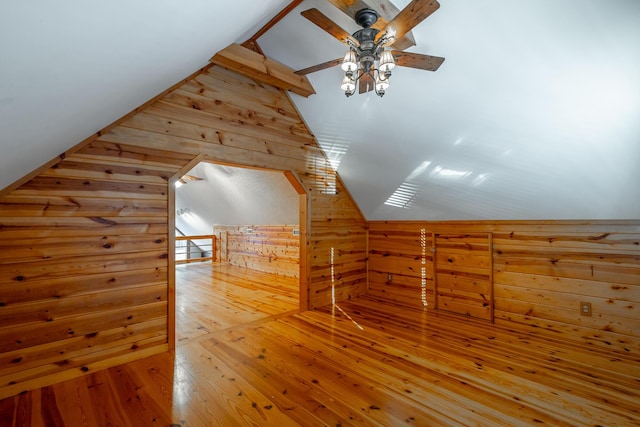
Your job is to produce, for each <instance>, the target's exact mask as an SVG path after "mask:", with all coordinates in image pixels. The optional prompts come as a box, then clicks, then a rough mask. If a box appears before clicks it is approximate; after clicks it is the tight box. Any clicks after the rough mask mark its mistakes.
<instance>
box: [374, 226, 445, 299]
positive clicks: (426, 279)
mask: <svg viewBox="0 0 640 427" xmlns="http://www.w3.org/2000/svg"><path fill="white" fill-rule="evenodd" d="M433 245H434V242H433V233H432V232H431V231H427V229H426V228H425V227H423V224H419V223H413V224H406V225H405V224H404V223H394V222H370V223H369V263H368V265H369V291H368V293H369V295H375V296H377V297H379V298H383V299H388V300H391V301H393V302H395V303H399V304H402V305H406V306H409V307H417V308H423V307H428V308H435V306H436V300H435V291H434V273H433V266H434V263H433V253H434V250H433ZM389 274H390V275H391V277H390V279H391V280H389Z"/></svg>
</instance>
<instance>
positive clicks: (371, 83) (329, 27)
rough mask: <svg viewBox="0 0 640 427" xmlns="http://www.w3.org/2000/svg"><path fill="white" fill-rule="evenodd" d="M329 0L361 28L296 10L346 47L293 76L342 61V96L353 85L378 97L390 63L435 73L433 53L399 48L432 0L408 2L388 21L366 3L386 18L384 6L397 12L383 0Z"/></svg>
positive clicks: (349, 92)
mask: <svg viewBox="0 0 640 427" xmlns="http://www.w3.org/2000/svg"><path fill="white" fill-rule="evenodd" d="M329 1H330V2H331V3H332V4H334V5H335V6H336V7H338V8H339V9H340V10H342V11H343V12H345V13H346V14H347V15H349V16H351V17H353V19H354V20H355V22H356V23H357V24H358V25H359V26H361V27H362V29H361V30H358V31H356V32H355V33H353V34H349V33H348V32H347V31H345V30H344V29H342V28H341V27H340V26H339V25H338V24H336V23H335V22H333V21H332V20H331V19H329V18H328V17H327V16H326V15H324V14H323V13H322V12H320V11H319V10H318V9H315V8H312V9H308V10H305V11H303V12H301V15H302V16H304V17H305V18H307V19H308V20H309V21H311V22H313V23H314V24H316V25H317V26H318V27H320V28H322V29H323V30H325V31H326V32H327V33H329V34H330V35H332V36H333V37H335V38H336V39H338V40H339V41H340V42H342V43H344V44H345V45H347V46H348V48H349V50H348V51H347V53H346V55H345V56H344V58H338V59H334V60H331V61H327V62H324V63H322V64H318V65H314V66H312V67H308V68H305V69H302V70H298V71H296V74H300V75H305V74H309V73H313V72H315V71H320V70H323V69H326V68H329V67H333V66H335V65H338V64H342V69H343V71H344V72H345V76H344V79H343V81H342V85H341V88H342V89H343V90H344V91H345V94H346V95H347V96H351V95H353V94H354V93H355V87H356V84H358V89H359V93H365V92H369V91H371V90H375V91H376V94H378V95H379V96H383V95H384V93H385V90H386V89H387V88H388V87H389V78H390V77H391V70H392V69H393V68H394V67H395V66H396V65H399V66H403V67H411V68H417V69H421V70H429V71H436V70H437V69H438V68H439V67H440V65H441V64H442V63H443V62H444V58H440V57H437V56H430V55H422V54H419V53H411V52H403V50H404V49H406V48H408V47H410V46H412V45H414V44H415V43H414V42H413V40H412V38H411V37H409V36H408V33H409V32H410V31H411V29H412V28H413V27H415V26H416V25H418V24H419V23H420V22H422V21H423V20H424V19H426V18H427V17H428V16H429V15H431V14H432V13H433V12H435V11H436V10H437V9H438V8H439V7H440V4H439V3H438V2H437V1H436V0H412V1H411V2H410V3H409V4H408V5H407V6H406V7H405V8H404V9H402V10H401V11H399V12H398V13H397V14H396V15H395V16H394V17H393V18H391V19H390V20H389V21H387V20H386V19H385V17H384V16H381V14H380V13H378V12H377V11H376V10H374V9H373V8H372V7H370V5H375V6H376V7H379V8H380V9H381V10H382V11H383V12H382V14H383V15H387V16H388V15H389V10H390V9H391V10H397V9H395V7H394V6H393V5H392V4H391V3H390V2H389V1H388V0H329ZM389 47H393V48H395V49H389Z"/></svg>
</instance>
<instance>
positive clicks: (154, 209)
mask: <svg viewBox="0 0 640 427" xmlns="http://www.w3.org/2000/svg"><path fill="white" fill-rule="evenodd" d="M72 143H73V141H70V145H71V144H72ZM197 158H199V159H204V160H210V161H217V162H222V163H229V164H234V165H239V166H248V167H258V168H261V167H264V168H267V169H270V170H282V171H291V172H292V173H293V174H294V175H295V176H296V177H297V179H299V181H300V183H301V184H302V186H303V187H304V189H305V191H306V192H307V193H308V196H307V200H308V206H305V207H304V208H305V209H304V213H305V214H306V215H308V217H309V219H308V223H307V224H304V227H301V231H303V230H304V238H305V240H306V242H307V246H306V248H305V249H306V253H307V258H305V260H304V262H303V263H302V265H303V266H304V267H305V270H304V271H305V277H302V278H301V281H302V282H303V283H304V288H308V289H307V294H306V295H302V296H301V299H302V300H303V301H304V304H308V306H309V307H311V308H314V307H319V306H321V305H324V304H326V303H327V302H331V298H332V287H331V286H327V285H328V283H330V280H328V278H327V276H326V271H327V269H328V265H329V263H328V261H327V258H326V256H325V254H326V253H327V252H328V251H329V250H330V249H331V248H334V249H335V252H336V257H335V263H334V273H335V274H334V275H335V277H338V280H337V281H334V286H333V290H334V291H335V290H336V289H337V290H338V291H337V292H333V295H337V297H338V298H339V299H346V298H350V297H354V296H358V295H360V294H362V293H365V292H366V269H365V258H366V253H365V252H366V238H365V221H364V219H363V217H362V215H361V213H360V211H359V210H358V207H357V206H356V205H355V203H354V202H353V200H352V198H351V197H350V195H349V193H348V192H347V191H346V190H345V189H344V187H343V186H342V183H341V182H340V179H339V177H337V175H336V174H335V172H334V171H333V170H332V169H330V168H326V167H324V168H322V167H319V166H318V165H327V164H328V161H327V159H326V156H325V155H324V153H323V152H322V150H321V149H320V147H319V146H318V144H317V142H316V140H315V138H314V137H313V135H311V133H310V132H309V131H308V129H307V127H306V125H305V123H304V121H303V120H302V119H301V117H300V116H299V114H298V112H297V110H296V108H295V106H294V105H293V103H292V102H291V100H290V99H289V98H288V96H287V95H286V94H284V93H283V92H282V91H280V90H278V89H276V88H273V87H270V86H268V85H264V84H259V83H256V82H255V81H252V80H250V79H248V78H246V77H242V76H240V75H238V74H235V73H233V72H230V71H226V70H224V69H222V68H218V67H213V66H210V67H205V68H204V69H202V70H201V71H200V72H199V73H196V74H194V75H193V76H191V77H190V78H189V79H187V80H185V81H183V82H181V83H180V84H178V85H176V86H174V87H173V88H172V90H171V91H168V92H165V93H163V94H162V95H160V96H158V98H156V99H155V100H153V101H150V102H148V103H147V104H145V105H144V106H142V107H139V108H137V109H136V110H134V111H133V112H132V113H130V114H128V115H127V116H125V117H124V118H123V119H121V120H120V121H118V122H117V123H114V124H112V125H110V126H108V127H107V128H106V129H105V130H103V131H101V132H98V133H97V134H96V135H95V136H93V137H91V138H88V139H87V140H86V141H83V142H82V143H80V144H78V145H76V146H74V147H73V148H72V149H70V150H69V151H67V152H66V153H64V154H63V155H61V156H60V157H59V158H58V159H55V160H53V161H51V162H48V163H47V164H46V165H45V166H44V167H43V168H42V169H41V170H39V171H34V172H32V173H29V174H28V175H26V177H25V179H24V180H21V181H20V182H18V183H16V184H13V185H11V186H10V187H7V189H5V190H3V191H2V192H0V319H2V322H1V323H0V343H1V349H0V398H2V397H5V396H8V395H11V394H15V393H19V392H20V391H22V390H26V389H29V388H34V387H40V386H43V385H46V384H50V383H52V382H55V381H58V380H61V379H67V378H72V377H73V376H78V375H83V374H84V373H85V372H87V371H90V370H92V369H95V368H103V367H107V366H110V365H111V366H112V365H114V364H116V363H122V362H124V361H127V360H131V359H135V358H139V357H145V356H147V355H149V354H152V353H154V352H159V351H165V350H167V349H168V348H170V347H171V346H173V343H172V342H170V340H171V337H172V336H173V331H171V330H170V325H171V321H170V319H169V315H170V313H171V312H172V307H171V306H169V305H168V304H169V303H170V302H171V298H172V295H173V294H174V289H173V288H172V283H173V279H172V268H173V266H172V264H171V256H172V254H171V251H169V248H170V246H171V241H170V240H169V239H171V238H172V237H171V236H172V235H173V230H171V229H170V228H171V227H172V225H173V214H172V212H173V206H171V204H172V202H171V200H172V197H173V195H172V194H173V193H172V188H170V186H169V182H170V180H171V179H175V178H174V175H176V174H178V172H179V171H180V170H181V169H182V168H185V167H187V165H189V164H190V162H192V161H194V159H197ZM327 183H329V184H330V185H327ZM327 189H330V190H331V191H327ZM347 229H348V231H345V230H347ZM311 252H313V253H317V254H321V255H322V256H320V257H318V258H314V257H312V256H311V255H309V254H310V253H311ZM287 254H289V253H288V252H287ZM272 262H273V260H272ZM280 266H282V265H280Z"/></svg>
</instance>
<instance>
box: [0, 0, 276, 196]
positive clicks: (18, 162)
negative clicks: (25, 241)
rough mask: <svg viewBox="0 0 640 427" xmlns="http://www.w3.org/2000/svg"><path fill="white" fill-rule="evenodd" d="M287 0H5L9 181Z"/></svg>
mask: <svg viewBox="0 0 640 427" xmlns="http://www.w3.org/2000/svg"><path fill="white" fill-rule="evenodd" d="M287 4H288V0H234V1H219V0H190V1H188V2H184V1H176V0H136V1H127V0H109V1H101V0H60V1H48V0H6V1H1V2H0V149H1V150H2V154H1V155H0V188H4V187H6V186H7V185H9V184H11V183H12V182H14V181H15V180H17V179H19V178H21V177H22V176H24V175H26V174H27V173H29V172H31V171H32V170H34V169H36V168H38V167H39V166H40V165H42V164H44V163H46V162H48V161H49V160H51V159H52V158H54V157H55V156H57V155H59V154H60V153H62V152H64V151H65V150H67V149H69V148H71V147H73V146H74V145H76V144H77V143H78V142H80V141H82V140H84V139H85V138H87V137H88V136H90V135H92V134H93V133H95V132H97V131H98V130H100V129H102V128H103V127H105V126H106V125H108V124H110V123H112V122H113V121H115V120H117V119H118V118H120V117H122V116H123V115H125V114H127V113H128V112H130V111H131V110H133V109H134V108H136V107H138V106H139V105H141V104H143V103H144V102H146V101H147V100H149V99H151V98H153V97H154V96H156V95H157V94H159V93H161V92H162V91H164V90H165V89H167V88H169V87H171V86H172V85H174V84H175V83H177V82H178V81H180V80H182V79H184V78H185V77H187V76H189V75H190V74H192V73H193V72H195V71H196V70H198V69H199V68H201V67H203V66H205V65H207V64H208V62H209V58H211V57H212V56H213V54H214V53H216V52H217V51H218V50H220V49H223V48H224V47H226V46H228V45H229V44H230V43H232V42H237V41H244V40H246V39H247V38H249V37H250V36H251V35H253V33H254V32H255V29H257V28H260V27H261V26H262V25H264V24H265V23H266V22H267V21H268V20H269V19H271V18H272V17H273V16H274V15H276V14H277V13H278V12H279V11H280V10H282V8H284V7H285V6H286V5H287Z"/></svg>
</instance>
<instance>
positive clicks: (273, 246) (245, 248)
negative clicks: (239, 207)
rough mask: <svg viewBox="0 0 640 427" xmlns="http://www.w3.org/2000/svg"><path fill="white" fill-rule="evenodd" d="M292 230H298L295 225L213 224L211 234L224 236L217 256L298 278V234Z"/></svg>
mask: <svg viewBox="0 0 640 427" xmlns="http://www.w3.org/2000/svg"><path fill="white" fill-rule="evenodd" d="M248 230H251V233H249V232H248ZM294 230H297V231H298V233H300V227H299V226H298V225H229V226H224V225H216V226H214V227H213V232H214V234H215V235H216V236H218V237H219V239H220V240H222V239H224V245H219V251H220V253H219V254H218V256H217V257H218V259H224V260H225V262H227V263H229V264H231V265H234V266H238V267H243V268H247V269H250V270H256V271H261V272H264V273H272V274H277V275H283V276H288V277H295V278H299V277H300V235H299V234H298V235H294V233H293V232H294ZM222 236H224V237H222Z"/></svg>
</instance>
